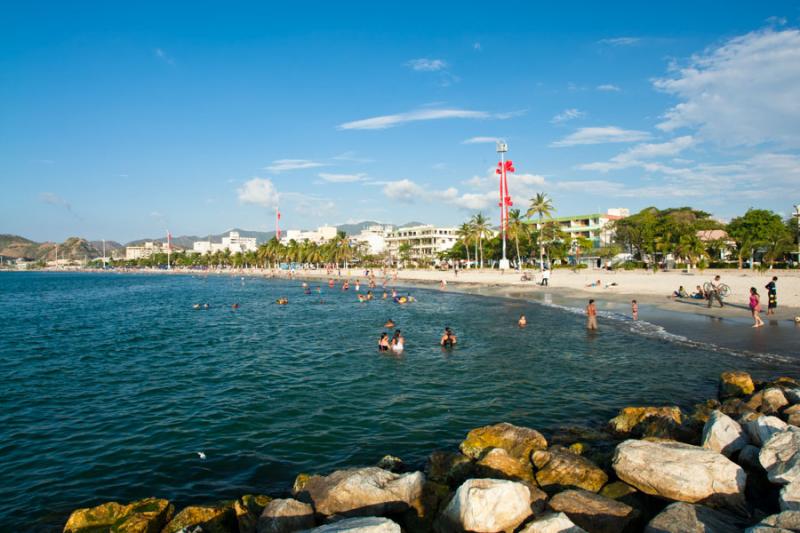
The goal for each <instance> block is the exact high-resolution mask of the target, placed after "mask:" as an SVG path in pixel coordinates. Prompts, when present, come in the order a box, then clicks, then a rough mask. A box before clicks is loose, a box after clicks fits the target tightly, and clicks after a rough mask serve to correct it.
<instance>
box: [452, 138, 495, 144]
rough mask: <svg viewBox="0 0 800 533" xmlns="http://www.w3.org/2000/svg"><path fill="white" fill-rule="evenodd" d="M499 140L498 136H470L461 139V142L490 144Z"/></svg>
mask: <svg viewBox="0 0 800 533" xmlns="http://www.w3.org/2000/svg"><path fill="white" fill-rule="evenodd" d="M499 140H500V139H499V138H498V137H470V138H469V139H464V140H463V141H461V144H489V143H496V142H497V141H499Z"/></svg>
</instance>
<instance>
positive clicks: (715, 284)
mask: <svg viewBox="0 0 800 533" xmlns="http://www.w3.org/2000/svg"><path fill="white" fill-rule="evenodd" d="M721 284H722V283H721V282H720V278H719V274H717V275H716V276H714V279H712V280H711V290H710V291H709V292H708V308H709V309H711V304H713V303H714V298H716V299H717V301H718V302H719V306H720V307H722V296H720V294H719V286H720V285H721Z"/></svg>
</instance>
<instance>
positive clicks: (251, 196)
mask: <svg viewBox="0 0 800 533" xmlns="http://www.w3.org/2000/svg"><path fill="white" fill-rule="evenodd" d="M237 192H238V193H239V201H240V202H241V203H243V204H255V205H260V206H262V207H268V208H271V209H276V208H277V207H278V201H279V199H280V197H279V194H278V189H276V188H275V185H273V184H272V181H271V180H269V179H265V178H253V179H251V180H249V181H246V182H244V184H243V185H242V186H241V187H240V188H239V189H238V190H237Z"/></svg>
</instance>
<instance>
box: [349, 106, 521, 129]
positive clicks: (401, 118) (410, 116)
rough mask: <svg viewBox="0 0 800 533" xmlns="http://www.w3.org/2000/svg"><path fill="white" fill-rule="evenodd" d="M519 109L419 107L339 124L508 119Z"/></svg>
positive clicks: (358, 125) (352, 126) (371, 125)
mask: <svg viewBox="0 0 800 533" xmlns="http://www.w3.org/2000/svg"><path fill="white" fill-rule="evenodd" d="M519 114H520V112H519V111H516V112H510V113H489V112H487V111H473V110H469V109H419V110H416V111H407V112H405V113H397V114H395V115H381V116H378V117H371V118H365V119H361V120H354V121H352V122H345V123H344V124H340V125H339V129H340V130H382V129H386V128H392V127H394V126H398V125H400V124H405V123H407V122H418V121H422V120H441V119H447V118H471V119H492V118H494V119H500V120H502V119H508V118H512V117H514V116H518V115H519Z"/></svg>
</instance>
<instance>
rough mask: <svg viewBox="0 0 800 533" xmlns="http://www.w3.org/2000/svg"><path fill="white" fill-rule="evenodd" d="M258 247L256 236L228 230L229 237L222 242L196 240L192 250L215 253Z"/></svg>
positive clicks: (200, 252)
mask: <svg viewBox="0 0 800 533" xmlns="http://www.w3.org/2000/svg"><path fill="white" fill-rule="evenodd" d="M257 249H258V244H257V243H256V238H255V237H242V236H241V235H239V232H238V231H231V232H228V236H227V237H223V238H222V242H212V241H211V240H210V239H209V240H207V241H195V242H194V243H193V244H192V250H193V251H194V252H195V253H198V254H201V255H202V254H213V253H216V252H224V251H226V250H230V252H231V253H233V254H235V253H236V252H242V253H244V252H255V251H256V250H257Z"/></svg>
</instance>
